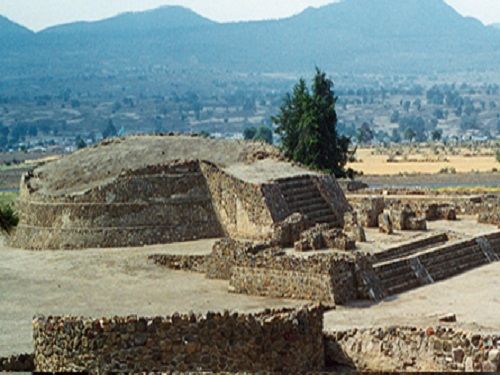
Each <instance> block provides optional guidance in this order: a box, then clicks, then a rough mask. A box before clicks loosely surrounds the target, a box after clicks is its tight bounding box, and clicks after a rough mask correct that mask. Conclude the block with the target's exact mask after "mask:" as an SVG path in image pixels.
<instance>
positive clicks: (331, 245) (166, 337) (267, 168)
mask: <svg viewBox="0 0 500 375" xmlns="http://www.w3.org/2000/svg"><path fill="white" fill-rule="evenodd" d="M498 202H499V200H498V197H491V196H481V197H464V196H451V197H450V196H440V195H438V194H432V193H430V192H423V191H413V192H412V191H405V190H393V191H388V190H377V189H368V188H367V187H366V186H362V187H361V189H360V190H358V191H355V192H353V191H351V192H349V193H348V194H346V193H344V191H343V190H342V188H341V187H340V185H339V183H338V182H337V180H336V179H335V177H334V176H332V175H328V174H324V173H320V172H318V171H313V170H310V169H308V168H305V167H303V166H301V165H297V164H294V163H291V162H289V161H287V160H285V159H284V158H283V157H282V156H281V155H280V153H279V152H278V151H277V150H276V149H275V148H273V147H271V146H266V145H263V144H260V143H251V142H240V141H230V140H215V139H209V138H203V137H199V136H187V135H183V136H179V135H167V136H134V137H128V138H123V139H113V140H107V141H104V142H102V143H101V144H99V145H96V146H94V147H91V148H88V149H85V150H81V151H78V152H76V153H74V154H72V155H69V156H66V157H64V158H62V159H60V160H57V161H55V162H51V163H48V164H46V165H44V166H41V167H39V168H37V169H35V170H34V171H32V172H29V173H27V174H26V175H25V176H24V177H23V179H22V181H21V190H20V197H19V200H18V202H17V203H16V208H17V210H18V212H19V216H20V223H19V225H18V227H17V228H16V230H15V231H14V232H13V233H12V235H11V236H10V239H9V241H10V244H11V245H13V246H15V247H18V248H25V249H31V250H62V251H61V252H60V253H61V254H66V253H68V252H67V251H64V250H69V249H95V251H97V252H98V253H99V254H101V253H103V254H105V253H106V251H105V250H104V248H123V249H121V250H123V252H127V251H132V250H130V249H129V248H131V247H134V248H141V247H147V246H150V245H159V247H158V248H157V247H154V249H158V251H157V252H156V250H155V251H154V252H153V251H151V253H148V255H147V256H144V259H142V258H141V261H143V262H144V264H147V265H150V266H151V267H153V268H154V269H155V271H156V272H158V273H167V272H174V271H175V272H179V273H186V272H191V273H192V274H189V276H192V275H195V274H194V273H196V275H195V276H196V277H201V278H203V280H204V281H206V282H207V283H208V282H214V283H215V282H217V283H218V284H217V285H219V286H221V287H222V288H224V289H223V292H224V293H226V294H225V295H238V296H243V297H245V298H249V297H250V296H255V297H260V298H262V300H261V301H264V302H265V301H268V300H270V299H274V300H278V301H284V300H286V301H293V303H296V304H297V305H298V307H295V308H281V309H266V310H263V311H260V310H259V311H254V310H252V311H250V312H248V311H245V312H238V311H231V312H229V311H223V312H206V313H203V314H195V313H192V312H191V313H187V312H182V310H180V311H179V312H178V313H174V314H171V315H168V316H167V315H160V316H156V317H154V316H153V317H140V316H139V317H138V316H137V315H130V316H123V315H119V316H108V317H101V316H98V317H93V318H90V317H80V316H77V315H71V316H70V315H68V316H65V315H51V316H41V315H37V316H35V318H34V319H33V322H32V327H33V345H34V350H33V352H32V353H31V354H26V355H15V356H11V357H3V358H2V357H0V371H1V370H2V369H4V370H7V371H17V370H19V371H21V370H22V371H33V370H35V371H43V372H53V371H91V372H107V371H135V372H142V371H219V372H220V371H226V372H240V371H246V372H278V373H281V372H282V373H290V372H292V373H300V372H309V373H313V372H321V371H329V370H336V369H343V370H346V369H347V370H348V371H354V370H364V371H478V372H481V371H499V370H500V351H499V350H500V348H499V346H500V336H499V335H495V334H490V333H487V332H474V331H473V330H466V329H455V328H453V327H446V325H444V326H442V325H440V326H438V325H435V326H426V327H421V326H416V325H415V326H413V325H411V326H394V325H390V322H388V326H387V327H382V326H372V327H369V328H367V327H360V328H359V329H358V328H351V329H344V328H336V327H334V326H332V325H331V324H330V325H325V322H324V314H325V313H327V312H332V311H333V312H334V311H336V309H349V308H352V306H355V304H356V303H359V302H360V301H361V302H362V303H363V304H364V305H363V308H365V309H370V308H371V307H372V306H376V305H378V304H384V303H385V302H387V301H393V300H397V298H398V296H400V295H402V294H404V293H408V292H410V291H415V290H418V288H421V287H429V286H432V285H436V284H438V283H439V282H440V281H443V280H447V279H450V278H452V277H455V276H457V275H461V274H464V273H465V272H468V271H471V270H474V269H477V268H479V267H483V266H487V265H494V264H495V263H497V262H499V263H500V231H499V230H498V226H499V225H500V223H499V222H498V212H499V211H498V207H499V206H498ZM463 216H466V217H467V220H464V221H462V217H463ZM471 218H473V219H471ZM208 239H210V240H211V241H212V242H210V247H209V248H207V246H206V243H205V242H203V249H201V250H199V249H197V248H196V243H197V241H203V240H208ZM186 242H192V243H193V244H194V245H193V247H195V248H196V250H197V251H191V252H189V251H186V252H184V251H183V250H182V247H180V249H179V250H176V251H163V250H162V248H161V246H167V245H168V244H174V245H176V244H178V243H186ZM101 248H103V250H101ZM83 251H86V250H83ZM110 251H111V250H110ZM35 253H38V252H35ZM58 254H59V252H58ZM94 254H95V253H94ZM172 270H173V271H172ZM198 283H200V282H199V281H198ZM197 285H198V284H197ZM479 287H482V286H478V288H479ZM165 288H169V286H168V285H165ZM228 293H229V294H228ZM205 298H210V297H207V296H205ZM266 306H267V305H266ZM176 311H177V310H176ZM343 311H349V310H343ZM389 325H390V326H389Z"/></svg>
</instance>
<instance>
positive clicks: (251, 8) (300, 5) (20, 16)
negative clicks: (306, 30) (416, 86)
mask: <svg viewBox="0 0 500 375" xmlns="http://www.w3.org/2000/svg"><path fill="white" fill-rule="evenodd" d="M334 1H336V0H0V14H1V15H3V16H6V17H8V18H10V19H11V20H13V21H15V22H17V23H20V24H22V25H24V26H26V27H28V28H30V29H32V30H35V31H38V30H41V29H43V28H46V27H48V26H53V25H58V24H62V23H68V22H74V21H81V20H86V21H90V20H98V19H102V18H108V17H111V16H114V15H116V14H118V13H122V12H126V11H141V10H146V9H152V8H156V7H159V6H161V5H183V6H185V7H188V8H191V9H193V10H194V11H196V12H197V13H199V14H201V15H203V16H205V17H208V18H210V19H212V20H215V21H220V22H228V21H240V20H258V19H270V18H282V17H287V16H291V15H293V14H296V13H299V12H301V11H302V10H303V9H305V8H307V7H308V6H315V7H317V6H321V5H325V4H329V3H332V2H334ZM445 1H446V2H447V3H448V4H450V5H451V6H453V7H454V8H455V9H456V10H457V11H458V12H460V13H461V14H463V15H465V16H472V17H475V18H478V19H479V20H481V21H482V22H483V23H485V24H491V23H495V22H499V23H500V0H445Z"/></svg>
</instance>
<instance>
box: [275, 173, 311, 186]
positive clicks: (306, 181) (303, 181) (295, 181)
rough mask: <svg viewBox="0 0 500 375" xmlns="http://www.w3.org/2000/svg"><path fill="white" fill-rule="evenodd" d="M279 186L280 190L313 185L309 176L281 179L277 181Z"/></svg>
mask: <svg viewBox="0 0 500 375" xmlns="http://www.w3.org/2000/svg"><path fill="white" fill-rule="evenodd" d="M278 184H279V186H280V187H281V188H282V189H290V188H292V189H293V188H296V187H300V186H304V185H314V183H313V181H312V180H311V177H310V176H303V177H294V178H290V179H288V180H286V179H283V180H279V181H278Z"/></svg>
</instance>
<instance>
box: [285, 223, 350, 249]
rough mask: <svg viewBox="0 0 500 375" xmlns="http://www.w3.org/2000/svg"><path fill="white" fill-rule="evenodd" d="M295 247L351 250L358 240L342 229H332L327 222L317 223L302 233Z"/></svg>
mask: <svg viewBox="0 0 500 375" xmlns="http://www.w3.org/2000/svg"><path fill="white" fill-rule="evenodd" d="M294 248H295V250H296V251H300V252H304V251H312V250H326V249H338V250H343V251H351V250H354V249H355V248H356V242H355V241H354V240H353V239H351V238H350V237H348V236H347V235H346V234H345V233H344V232H343V231H342V230H340V229H330V228H329V227H328V225H327V224H317V225H316V226H314V227H313V228H311V229H308V230H306V231H304V232H302V233H301V235H300V238H299V240H298V241H297V242H295V245H294Z"/></svg>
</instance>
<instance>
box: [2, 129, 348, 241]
mask: <svg viewBox="0 0 500 375" xmlns="http://www.w3.org/2000/svg"><path fill="white" fill-rule="evenodd" d="M266 157H267V159H265V158H266ZM263 158H264V159H263ZM349 209H350V206H349V204H348V203H347V200H346V198H345V196H344V193H343V192H342V190H341V189H340V187H339V185H338V184H337V182H336V180H335V177H333V176H330V175H323V174H318V173H315V172H312V171H310V170H307V169H304V168H302V167H300V166H296V165H293V164H291V163H288V162H285V161H283V160H280V159H279V154H278V155H276V151H275V149H274V148H270V146H264V145H259V144H254V143H248V142H235V141H228V140H212V139H204V138H195V137H187V136H172V137H169V136H165V137H160V136H141V137H129V138H125V139H116V140H112V141H106V142H104V143H102V144H100V145H97V146H95V147H92V148H89V149H85V150H81V151H79V152H76V153H74V154H72V155H70V156H66V157H64V158H62V159H61V160H58V161H56V162H52V163H49V164H47V165H45V166H42V167H40V168H37V169H35V170H34V171H33V172H31V173H28V174H26V175H25V176H23V179H22V182H21V189H20V198H19V200H18V202H17V210H18V212H19V217H20V223H19V225H18V227H17V229H16V231H15V233H14V234H13V236H12V239H11V242H12V245H14V246H16V247H23V248H29V249H75V248H92V247H94V248H95V247H97V248H100V247H126V246H142V245H150V244H161V243H169V242H179V241H189V240H196V239H202V238H220V237H224V236H230V237H234V238H244V239H251V240H259V241H265V240H271V239H272V238H274V237H275V236H276V235H278V236H279V235H280V234H276V233H275V231H276V230H285V231H286V230H287V229H284V228H283V226H282V227H279V224H280V223H282V222H283V221H284V220H285V219H287V218H288V217H290V216H291V215H292V214H294V213H299V214H301V215H302V216H303V217H304V219H303V220H305V221H304V223H302V224H300V225H307V226H313V225H315V224H318V223H320V224H326V225H328V226H329V227H332V228H333V227H337V228H342V226H343V217H344V213H345V212H346V211H348V210H349ZM291 225H292V226H293V224H291ZM277 228H279V229H277ZM283 236H284V237H286V236H288V235H285V234H283V235H282V237H283ZM285 241H287V240H286V239H285Z"/></svg>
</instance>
